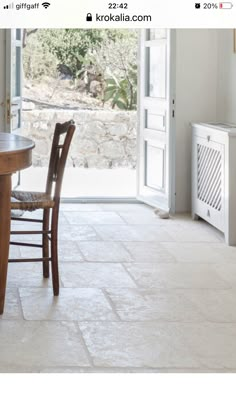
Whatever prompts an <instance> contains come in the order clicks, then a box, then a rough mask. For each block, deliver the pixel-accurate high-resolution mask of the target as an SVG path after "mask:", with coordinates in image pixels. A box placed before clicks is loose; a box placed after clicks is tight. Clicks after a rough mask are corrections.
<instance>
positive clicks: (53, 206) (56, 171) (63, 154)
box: [9, 120, 75, 296]
mask: <svg viewBox="0 0 236 420" xmlns="http://www.w3.org/2000/svg"><path fill="white" fill-rule="evenodd" d="M74 131H75V123H74V121H72V120H71V121H68V122H66V123H64V124H60V123H57V124H56V126H55V131H54V136H53V142H52V149H51V155H50V161H49V169H48V175H47V183H46V190H45V192H44V193H40V192H31V191H17V190H16V191H13V192H12V197H13V199H16V200H17V201H16V200H14V201H13V202H12V203H11V209H12V213H13V214H14V210H23V211H30V212H31V211H35V210H38V209H42V210H43V217H42V219H31V218H23V217H16V216H12V218H11V219H12V220H17V221H21V222H31V223H41V224H42V230H35V231H34V230H31V231H28V230H27V231H18V230H17V231H11V234H12V235H38V234H40V235H42V243H41V244H34V243H24V242H15V241H14V242H13V241H11V242H10V244H11V245H21V246H27V247H28V246H30V247H37V248H42V258H27V259H26V258H21V259H9V262H12V263H13V262H30V261H32V262H35V261H41V262H42V263H43V276H44V277H45V278H48V277H49V262H51V270H52V283H53V292H54V296H58V295H59V272H58V217H59V207H60V194H61V186H62V180H63V175H64V169H65V164H66V160H67V156H68V151H69V147H70V144H71V140H72V137H73V135H74ZM64 134H65V138H64V140H63V141H62V140H61V136H62V135H64ZM49 242H50V245H51V246H49ZM49 248H51V252H49Z"/></svg>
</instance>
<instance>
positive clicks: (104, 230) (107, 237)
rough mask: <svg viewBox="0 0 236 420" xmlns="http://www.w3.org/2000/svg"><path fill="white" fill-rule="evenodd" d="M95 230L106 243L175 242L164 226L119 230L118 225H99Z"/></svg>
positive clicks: (121, 227) (145, 226) (128, 227)
mask: <svg viewBox="0 0 236 420" xmlns="http://www.w3.org/2000/svg"><path fill="white" fill-rule="evenodd" d="M94 229H95V230H96V232H97V233H98V235H99V236H100V237H101V238H102V239H103V240H104V241H142V242H145V241H156V242H168V241H173V239H172V237H171V236H170V235H169V233H168V232H167V231H166V230H165V229H164V228H163V227H162V226H156V225H152V226H151V225H150V226H149V225H144V226H142V225H140V226H137V225H133V226H128V225H121V226H119V229H117V225H109V226H107V225H106V226H103V225H99V226H94Z"/></svg>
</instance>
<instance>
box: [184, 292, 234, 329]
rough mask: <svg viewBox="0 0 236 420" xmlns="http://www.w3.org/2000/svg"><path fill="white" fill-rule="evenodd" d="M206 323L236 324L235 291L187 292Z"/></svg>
mask: <svg viewBox="0 0 236 420" xmlns="http://www.w3.org/2000/svg"><path fill="white" fill-rule="evenodd" d="M183 293H184V296H185V297H186V298H187V299H188V300H189V301H191V302H192V303H193V304H194V305H195V307H197V308H198V310H199V312H200V313H201V314H202V315H203V316H204V318H205V320H206V321H211V322H231V323H232V322H236V291H234V290H232V289H231V290H230V289H229V290H185V291H184V292H183Z"/></svg>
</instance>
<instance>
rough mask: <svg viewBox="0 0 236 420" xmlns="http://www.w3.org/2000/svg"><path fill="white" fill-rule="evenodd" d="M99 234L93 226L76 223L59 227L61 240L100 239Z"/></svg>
mask: <svg viewBox="0 0 236 420" xmlns="http://www.w3.org/2000/svg"><path fill="white" fill-rule="evenodd" d="M98 240H100V238H99V236H98V235H97V234H96V232H95V230H94V229H93V228H92V226H88V225H74V226H70V228H68V226H65V225H64V226H62V227H60V229H59V241H63V242H64V241H98Z"/></svg>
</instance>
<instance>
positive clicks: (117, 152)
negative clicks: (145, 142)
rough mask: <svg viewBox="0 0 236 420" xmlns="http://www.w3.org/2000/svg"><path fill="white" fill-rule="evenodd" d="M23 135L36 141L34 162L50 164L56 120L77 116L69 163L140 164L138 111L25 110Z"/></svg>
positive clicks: (95, 165) (101, 165)
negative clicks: (138, 162)
mask: <svg viewBox="0 0 236 420" xmlns="http://www.w3.org/2000/svg"><path fill="white" fill-rule="evenodd" d="M22 114H23V115H22V118H23V135H24V136H26V137H30V138H32V139H33V140H34V141H35V143H36V148H35V149H34V152H33V165H34V166H48V161H49V154H50V149H51V141H52V135H53V131H54V127H55V124H56V122H65V121H68V120H70V119H74V121H75V123H76V126H77V130H76V132H75V135H74V138H73V140H72V145H71V149H70V154H69V158H68V162H67V165H68V166H74V167H82V168H101V169H104V168H106V169H107V168H118V167H126V168H131V169H135V167H136V159H137V157H136V144H137V141H136V136H137V128H136V126H137V113H136V111H115V110H111V111H110V110H109V111H108V110H78V111H74V110H67V111H61V110H55V109H54V110H51V109H45V110H32V111H23V113H22Z"/></svg>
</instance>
